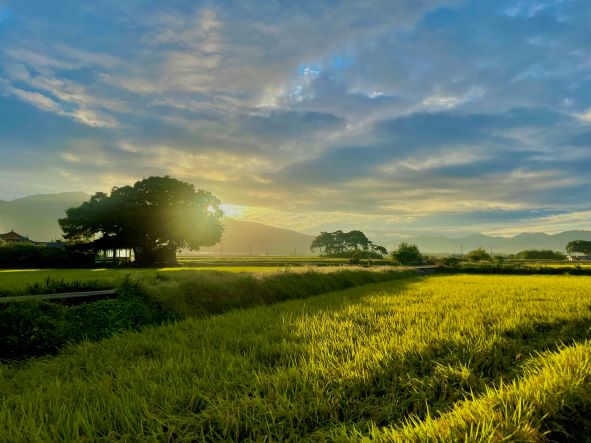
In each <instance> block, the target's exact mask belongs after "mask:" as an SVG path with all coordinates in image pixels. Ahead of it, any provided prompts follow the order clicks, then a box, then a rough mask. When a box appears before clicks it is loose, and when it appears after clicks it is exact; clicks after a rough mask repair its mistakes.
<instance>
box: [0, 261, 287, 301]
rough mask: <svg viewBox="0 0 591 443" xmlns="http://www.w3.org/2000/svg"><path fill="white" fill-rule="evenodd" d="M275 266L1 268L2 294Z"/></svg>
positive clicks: (272, 268)
mask: <svg viewBox="0 0 591 443" xmlns="http://www.w3.org/2000/svg"><path fill="white" fill-rule="evenodd" d="M279 269H284V268H278V267H275V266H202V267H177V268H161V269H133V268H122V269H104V268H102V269H16V270H12V269H11V270H4V271H0V295H26V294H27V290H28V289H29V292H30V288H32V287H35V288H36V291H35V292H36V293H39V292H43V291H42V289H43V287H45V286H48V284H47V283H48V282H63V283H64V284H68V283H72V282H77V283H79V284H80V286H89V287H96V288H106V287H116V286H118V285H119V284H121V282H122V281H123V280H124V279H125V278H127V277H129V278H131V279H134V280H143V279H151V278H154V277H155V276H156V275H157V274H158V273H167V272H175V273H179V274H183V273H184V274H195V273H198V272H202V271H220V272H250V273H258V272H276V271H278V270H279Z"/></svg>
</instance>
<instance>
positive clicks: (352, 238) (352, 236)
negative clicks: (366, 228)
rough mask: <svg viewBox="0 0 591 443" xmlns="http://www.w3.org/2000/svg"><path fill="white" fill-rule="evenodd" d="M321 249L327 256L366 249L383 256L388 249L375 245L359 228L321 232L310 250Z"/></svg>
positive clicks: (347, 254) (347, 253) (368, 251)
mask: <svg viewBox="0 0 591 443" xmlns="http://www.w3.org/2000/svg"><path fill="white" fill-rule="evenodd" d="M317 249H318V250H320V255H326V256H333V257H335V256H349V255H351V254H352V253H354V252H360V251H364V252H366V253H373V254H375V256H378V257H379V256H382V255H383V254H387V253H388V251H387V250H386V248H384V247H383V246H379V245H375V244H374V243H373V242H371V241H370V240H369V239H368V238H367V236H366V235H365V234H364V233H363V232H361V231H357V230H353V231H350V232H343V231H341V230H338V231H335V232H321V233H320V235H318V236H317V237H316V238H315V239H314V241H313V242H312V245H311V246H310V250H312V251H315V250H317Z"/></svg>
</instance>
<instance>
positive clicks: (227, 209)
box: [220, 203, 246, 217]
mask: <svg viewBox="0 0 591 443" xmlns="http://www.w3.org/2000/svg"><path fill="white" fill-rule="evenodd" d="M220 209H221V210H222V211H224V215H225V216H226V217H239V216H241V215H242V213H243V212H244V210H245V209H246V207H245V206H240V205H230V204H227V203H223V204H221V205H220Z"/></svg>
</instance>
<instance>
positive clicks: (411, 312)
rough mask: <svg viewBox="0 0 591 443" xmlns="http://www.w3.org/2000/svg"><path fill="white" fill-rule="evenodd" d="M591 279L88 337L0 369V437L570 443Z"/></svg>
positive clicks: (580, 403) (357, 293) (242, 313)
mask: <svg viewBox="0 0 591 443" xmlns="http://www.w3.org/2000/svg"><path fill="white" fill-rule="evenodd" d="M590 284H591V278H588V277H572V276H492V275H491V276H488V275H487V276H480V275H454V276H432V277H426V278H419V277H412V278H408V279H403V280H398V281H393V282H386V283H378V284H374V285H369V286H365V287H358V288H354V289H349V290H345V291H339V292H333V293H330V294H325V295H322V296H318V297H312V298H308V299H306V300H292V301H287V302H284V303H279V304H275V305H272V306H264V307H256V308H251V309H244V310H235V311H232V312H229V313H226V314H224V315H220V316H214V317H210V318H205V319H203V318H201V319H199V318H189V319H186V320H184V321H180V322H177V323H175V324H167V325H162V326H159V327H154V328H148V329H146V330H144V331H141V332H139V333H131V332H127V333H123V334H120V335H117V336H115V337H112V338H110V339H108V340H105V341H102V342H100V343H83V344H80V345H77V346H72V347H69V348H67V349H66V350H65V351H63V352H62V353H61V354H60V355H59V356H57V357H54V358H47V359H41V360H36V361H35V360H34V361H30V362H27V363H22V364H20V365H0V440H9V441H13V442H21V441H22V442H24V441H33V442H35V441H244V442H254V441H348V440H353V441H355V440H358V439H364V438H372V437H374V438H376V439H380V438H383V439H384V440H386V441H388V439H391V440H395V441H396V438H398V437H397V435H401V436H405V435H409V436H412V435H416V440H417V441H422V440H421V436H422V435H427V434H425V433H423V434H421V432H423V431H421V430H420V429H421V426H424V427H428V428H429V429H431V428H433V429H434V428H435V427H438V429H440V431H437V432H441V433H442V434H441V435H444V436H446V435H451V436H452V437H453V436H458V438H457V439H458V440H463V439H464V437H466V436H467V437H471V436H476V437H480V436H488V437H487V438H483V439H482V441H502V440H503V439H506V440H510V439H511V438H512V435H517V436H519V435H521V434H513V432H514V430H515V429H516V428H515V426H517V425H519V426H521V428H519V429H529V431H531V432H530V433H529V434H523V435H525V436H526V437H527V435H531V436H534V437H535V438H537V437H538V436H542V435H544V432H546V430H550V429H552V430H553V432H554V434H552V436H553V437H555V438H562V439H563V440H564V439H566V434H564V433H562V434H561V432H563V431H569V430H572V429H574V428H573V426H570V425H568V426H567V424H565V422H564V421H563V420H562V417H563V415H564V414H565V412H564V411H569V410H576V411H588V410H589V409H588V408H589V401H590V399H589V396H588V394H585V393H584V392H585V390H586V392H589V390H590V389H591V378H590V376H589V371H590V367H589V349H588V346H589V345H588V343H587V342H586V340H587V339H588V338H589V336H590V328H591V309H590V306H591V290H590V289H589V288H590ZM576 343H581V344H580V345H576V346H575V347H573V348H565V346H572V345H574V344H576ZM540 352H543V353H544V354H543V355H542V356H539V355H538V353H540ZM554 352H558V354H553V353H554ZM536 362H538V363H536ZM552 374H554V375H552ZM513 382H516V384H513ZM465 400H468V403H466V402H464V403H462V402H463V401H465ZM470 401H474V402H475V403H474V406H473V407H471V406H470V404H469V402H470ZM495 402H496V403H495ZM503 405H505V406H506V407H505V406H503ZM462 408H464V409H462ZM487 408H488V409H487ZM520 408H521V409H520ZM488 410H490V411H493V412H494V414H493V415H492V416H491V417H490V418H489V419H488V420H489V421H483V423H484V424H487V423H488V425H490V426H489V427H487V428H486V429H484V428H483V429H482V430H479V428H477V425H475V424H474V423H475V422H474V421H471V419H470V414H471V413H474V416H475V417H484V415H486V411H488ZM458 411H460V412H458ZM461 411H464V412H461ZM478 411H481V412H478ZM556 411H558V412H556ZM546 412H548V415H545V416H544V414H545V413H546ZM440 414H443V415H442V416H441V418H440V419H437V418H435V417H438V416H439V415H440ZM445 414H450V415H445ZM454 414H455V415H454ZM479 414H483V415H479ZM432 417H433V418H432ZM454 417H455V418H454ZM539 417H544V418H543V419H539ZM556 417H557V419H556V420H555V421H553V420H554V418H556ZM433 420H435V421H437V423H439V421H438V420H441V423H440V424H433ZM444 420H448V423H447V424H446V423H443V421H444ZM512 423H513V424H515V426H514V425H513V424H512ZM521 424H523V426H522V425H521ZM488 425H487V426H488ZM576 425H577V426H579V431H581V432H585V431H587V432H591V429H589V427H588V426H589V423H588V421H587V422H586V421H585V420H582V419H581V421H579V422H577V423H576ZM405 426H406V427H405ZM462 426H463V427H462ZM528 426H529V427H528ZM411 427H413V429H414V428H416V429H417V430H416V431H413V430H412V429H411ZM447 427H449V428H450V431H449V433H448V434H445V433H444V432H448V431H446V428H447ZM452 428H453V429H452ZM488 431H490V432H489V433H488V434H487V433H486V432H488ZM493 431H494V432H493ZM400 432H402V434H394V433H400ZM405 432H406V434H405ZM413 432H414V434H413ZM425 432H431V431H425ZM433 432H435V431H433ZM452 432H453V433H452ZM429 435H431V434H429ZM583 435H585V434H583ZM489 437H490V438H489ZM401 438H402V437H401ZM535 438H534V440H531V441H536V440H535ZM451 440H453V438H451ZM432 441H450V440H445V439H439V440H438V434H437V433H434V434H433V438H432ZM526 441H527V439H526Z"/></svg>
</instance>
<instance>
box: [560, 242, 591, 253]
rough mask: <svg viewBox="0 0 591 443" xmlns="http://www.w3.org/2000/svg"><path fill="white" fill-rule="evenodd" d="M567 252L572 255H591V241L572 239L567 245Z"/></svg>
mask: <svg viewBox="0 0 591 443" xmlns="http://www.w3.org/2000/svg"><path fill="white" fill-rule="evenodd" d="M566 252H568V253H569V254H571V255H591V241H586V240H574V241H571V242H569V244H568V245H566Z"/></svg>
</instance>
